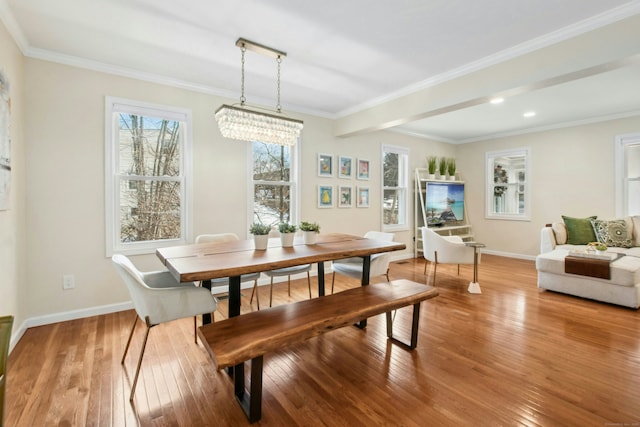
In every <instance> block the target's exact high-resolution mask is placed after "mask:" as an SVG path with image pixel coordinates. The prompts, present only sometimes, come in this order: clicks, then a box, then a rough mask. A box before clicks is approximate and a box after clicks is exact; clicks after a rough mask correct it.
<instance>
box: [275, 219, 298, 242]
mask: <svg viewBox="0 0 640 427" xmlns="http://www.w3.org/2000/svg"><path fill="white" fill-rule="evenodd" d="M297 229H298V227H296V226H295V225H293V224H289V223H288V222H282V223H280V225H278V231H279V232H280V242H281V243H282V247H283V248H290V247H292V246H293V238H294V237H295V235H296V230H297Z"/></svg>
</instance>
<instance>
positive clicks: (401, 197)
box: [382, 145, 409, 231]
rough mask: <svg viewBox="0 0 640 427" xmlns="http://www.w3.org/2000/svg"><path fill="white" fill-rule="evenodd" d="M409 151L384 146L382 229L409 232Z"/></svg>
mask: <svg viewBox="0 0 640 427" xmlns="http://www.w3.org/2000/svg"><path fill="white" fill-rule="evenodd" d="M408 183H409V150H408V149H407V148H404V147H395V146H392V145H383V146H382V227H383V229H384V230H389V231H398V230H408V215H407V212H408V206H407V204H408V194H409V188H408V185H409V184H408Z"/></svg>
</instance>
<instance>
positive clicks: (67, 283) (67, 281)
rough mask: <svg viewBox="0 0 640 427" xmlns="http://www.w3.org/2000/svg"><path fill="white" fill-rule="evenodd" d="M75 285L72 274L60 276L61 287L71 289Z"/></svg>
mask: <svg viewBox="0 0 640 427" xmlns="http://www.w3.org/2000/svg"><path fill="white" fill-rule="evenodd" d="M75 287H76V279H75V278H74V277H73V274H65V275H64V276H62V289H73V288H75Z"/></svg>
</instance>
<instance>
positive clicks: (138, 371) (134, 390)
mask: <svg viewBox="0 0 640 427" xmlns="http://www.w3.org/2000/svg"><path fill="white" fill-rule="evenodd" d="M145 322H146V324H147V330H146V332H145V333H144V340H143V341H142V349H141V350H140V357H139V358H138V366H137V367H136V374H135V376H134V377H133V384H132V385H131V395H130V396H129V401H131V402H133V395H134V394H135V392H136V385H137V384H138V376H139V375H140V367H141V366H142V357H143V356H144V350H145V348H146V347H147V339H148V338H149V332H150V331H151V327H152V326H153V325H150V324H149V317H148V316H147V318H146V319H145Z"/></svg>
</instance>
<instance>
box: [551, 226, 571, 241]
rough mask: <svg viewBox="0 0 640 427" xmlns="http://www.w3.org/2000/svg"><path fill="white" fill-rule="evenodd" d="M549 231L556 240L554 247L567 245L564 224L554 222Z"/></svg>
mask: <svg viewBox="0 0 640 427" xmlns="http://www.w3.org/2000/svg"><path fill="white" fill-rule="evenodd" d="M551 229H552V230H553V235H554V237H555V238H556V245H565V244H566V243H567V227H565V225H564V222H554V223H553V224H551Z"/></svg>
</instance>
